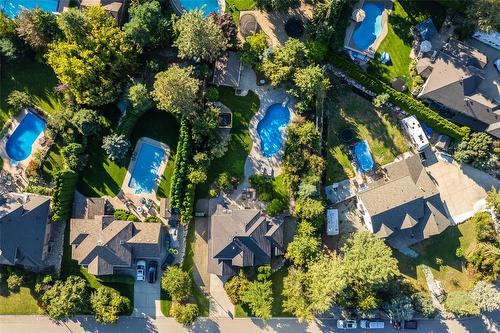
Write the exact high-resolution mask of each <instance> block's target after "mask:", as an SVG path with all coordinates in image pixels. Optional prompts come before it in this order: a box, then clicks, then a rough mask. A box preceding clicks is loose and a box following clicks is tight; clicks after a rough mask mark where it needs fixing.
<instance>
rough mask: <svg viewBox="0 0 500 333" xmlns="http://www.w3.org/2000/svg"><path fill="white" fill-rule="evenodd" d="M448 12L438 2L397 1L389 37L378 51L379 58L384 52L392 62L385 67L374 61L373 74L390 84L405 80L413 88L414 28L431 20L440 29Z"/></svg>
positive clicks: (390, 24)
mask: <svg viewBox="0 0 500 333" xmlns="http://www.w3.org/2000/svg"><path fill="white" fill-rule="evenodd" d="M445 11H446V8H445V7H443V6H441V5H440V4H438V3H436V2H434V1H415V0H413V1H404V2H402V1H395V2H394V9H393V10H392V12H391V15H390V16H389V24H388V32H387V36H386V37H385V38H384V40H383V41H382V43H381V44H380V47H379V48H378V50H377V53H378V56H380V54H381V53H382V52H384V51H385V52H387V53H389V54H390V56H391V62H390V63H389V64H387V65H383V64H382V63H380V61H373V62H371V63H370V68H369V72H372V73H373V74H377V75H379V76H381V77H382V78H383V79H384V80H385V81H387V82H390V81H391V79H393V78H395V77H403V78H404V79H405V81H406V83H407V85H408V86H409V87H410V86H411V78H410V73H409V70H408V66H409V65H410V60H411V59H410V57H409V55H410V51H411V46H412V43H413V36H412V35H411V27H412V26H414V25H416V24H418V23H420V22H422V21H424V20H426V19H427V18H429V17H430V18H432V20H433V22H434V25H435V26H436V28H437V29H438V30H439V27H440V26H441V24H442V23H443V20H444V18H445V16H446V12H445Z"/></svg>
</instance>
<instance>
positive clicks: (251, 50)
mask: <svg viewBox="0 0 500 333" xmlns="http://www.w3.org/2000/svg"><path fill="white" fill-rule="evenodd" d="M267 47H268V43H267V36H266V34H265V33H263V32H257V33H255V34H253V35H252V36H248V37H247V38H246V39H245V43H244V44H243V46H242V48H241V56H240V60H241V62H242V63H244V64H245V65H247V66H251V67H256V66H257V65H258V64H259V63H260V62H261V61H262V57H263V55H264V51H265V50H266V49H267Z"/></svg>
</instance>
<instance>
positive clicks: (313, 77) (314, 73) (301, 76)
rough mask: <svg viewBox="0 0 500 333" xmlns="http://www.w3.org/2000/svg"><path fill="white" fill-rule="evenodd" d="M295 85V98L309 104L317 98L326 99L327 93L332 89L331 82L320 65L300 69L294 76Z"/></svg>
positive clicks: (293, 91) (293, 90)
mask: <svg viewBox="0 0 500 333" xmlns="http://www.w3.org/2000/svg"><path fill="white" fill-rule="evenodd" d="M293 83H294V84H295V87H296V88H295V89H292V93H293V94H294V96H296V97H298V98H300V99H303V100H305V101H306V102H307V103H308V104H311V103H312V102H313V101H314V100H315V99H316V98H322V97H324V94H325V92H326V91H327V90H328V89H329V88H330V80H329V79H328V76H327V75H326V73H325V71H324V69H323V68H321V67H320V66H319V65H309V66H307V67H304V68H298V69H297V70H296V71H295V74H294V76H293Z"/></svg>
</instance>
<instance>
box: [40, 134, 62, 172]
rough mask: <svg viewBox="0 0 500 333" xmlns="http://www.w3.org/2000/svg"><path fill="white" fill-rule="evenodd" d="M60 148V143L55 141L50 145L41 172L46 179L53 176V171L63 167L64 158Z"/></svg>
mask: <svg viewBox="0 0 500 333" xmlns="http://www.w3.org/2000/svg"><path fill="white" fill-rule="evenodd" d="M61 149H62V143H61V142H55V143H54V145H53V146H52V147H50V151H49V153H48V154H47V157H46V158H45V160H44V161H43V165H42V174H43V175H44V178H45V179H46V180H47V181H50V180H51V179H52V178H53V175H54V173H55V172H57V171H60V170H63V169H64V158H63V156H62V154H61Z"/></svg>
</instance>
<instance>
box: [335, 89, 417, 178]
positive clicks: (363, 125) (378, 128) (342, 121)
mask: <svg viewBox="0 0 500 333" xmlns="http://www.w3.org/2000/svg"><path fill="white" fill-rule="evenodd" d="M343 96H345V97H346V98H342V100H340V101H338V102H331V103H330V106H329V107H330V108H331V109H332V111H331V115H330V116H329V118H328V138H327V142H328V148H327V168H326V170H327V171H326V174H327V175H326V181H327V183H332V182H336V181H339V180H343V179H346V178H351V177H353V176H354V170H353V168H352V166H351V164H350V162H349V158H348V155H347V151H348V149H349V145H350V144H353V143H355V142H357V141H359V140H366V141H367V142H368V144H369V146H370V150H371V152H372V155H373V157H374V159H375V162H376V163H377V164H378V165H384V164H387V163H390V162H392V161H394V158H395V157H396V156H397V155H399V154H401V153H403V152H405V151H407V150H408V145H407V143H406V140H405V138H404V136H403V134H402V133H401V131H400V130H399V128H398V127H397V126H396V121H395V120H393V119H391V118H390V117H389V115H387V114H382V113H380V112H378V111H376V110H375V109H374V107H373V106H372V104H371V103H370V102H369V101H367V100H366V99H364V98H363V97H361V96H358V95H356V94H354V93H353V92H351V91H349V90H346V92H345V94H343ZM346 128H348V129H350V130H352V131H353V133H354V139H353V140H352V141H351V142H349V143H343V142H341V140H340V132H341V131H342V130H343V129H346Z"/></svg>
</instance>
